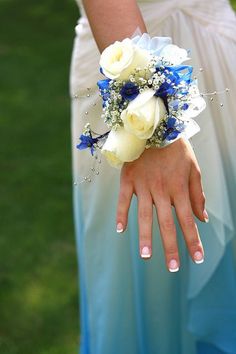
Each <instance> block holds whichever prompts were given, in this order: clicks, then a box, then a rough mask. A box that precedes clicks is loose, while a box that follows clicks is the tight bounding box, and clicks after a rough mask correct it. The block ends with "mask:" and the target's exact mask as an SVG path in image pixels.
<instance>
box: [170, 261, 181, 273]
mask: <svg viewBox="0 0 236 354" xmlns="http://www.w3.org/2000/svg"><path fill="white" fill-rule="evenodd" d="M178 270H179V265H178V262H177V261H176V260H175V259H171V260H170V262H169V271H170V272H178Z"/></svg>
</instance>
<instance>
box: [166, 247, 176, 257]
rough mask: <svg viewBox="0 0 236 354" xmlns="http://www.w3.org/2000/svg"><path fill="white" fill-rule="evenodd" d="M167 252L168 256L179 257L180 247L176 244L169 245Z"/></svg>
mask: <svg viewBox="0 0 236 354" xmlns="http://www.w3.org/2000/svg"><path fill="white" fill-rule="evenodd" d="M165 253H166V256H167V257H168V258H178V248H177V246H176V245H170V246H167V247H166V248H165Z"/></svg>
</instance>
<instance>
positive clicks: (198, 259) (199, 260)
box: [193, 251, 204, 264]
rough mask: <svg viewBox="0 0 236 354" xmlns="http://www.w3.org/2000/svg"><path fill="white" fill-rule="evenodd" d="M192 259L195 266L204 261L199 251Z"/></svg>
mask: <svg viewBox="0 0 236 354" xmlns="http://www.w3.org/2000/svg"><path fill="white" fill-rule="evenodd" d="M193 257H194V262H195V263H197V264H200V263H203V261H204V258H203V254H202V252H200V251H197V252H195V253H194V255H193Z"/></svg>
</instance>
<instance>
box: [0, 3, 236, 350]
mask: <svg viewBox="0 0 236 354" xmlns="http://www.w3.org/2000/svg"><path fill="white" fill-rule="evenodd" d="M234 5H235V7H236V0H235V1H234ZM77 18H78V10H77V8H76V6H75V4H74V2H73V1H72V0H41V1H32V0H0V72H1V90H0V146H1V159H0V172H1V173H0V178H1V180H0V227H1V229H0V230H1V233H0V353H1V354H32V353H33V354H39V353H40V354H69V353H70V354H72V353H76V351H77V347H78V341H79V321H78V289H77V263H76V254H75V243H74V233H73V232H74V231H73V220H72V207H71V199H72V198H71V173H70V171H71V160H70V111H69V98H68V73H69V64H70V55H71V49H72V40H73V36H74V26H75V23H76V20H77Z"/></svg>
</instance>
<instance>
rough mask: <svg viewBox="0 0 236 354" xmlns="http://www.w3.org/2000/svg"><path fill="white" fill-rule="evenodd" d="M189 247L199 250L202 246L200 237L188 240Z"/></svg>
mask: <svg viewBox="0 0 236 354" xmlns="http://www.w3.org/2000/svg"><path fill="white" fill-rule="evenodd" d="M188 245H189V247H190V248H191V249H194V250H195V249H198V248H199V247H200V246H201V242H200V240H199V239H198V237H192V238H190V239H189V240H188Z"/></svg>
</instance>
